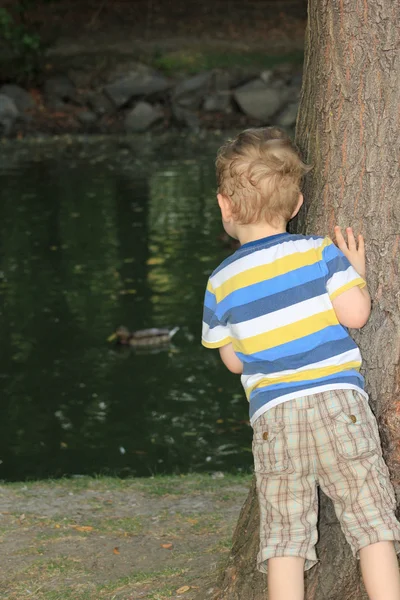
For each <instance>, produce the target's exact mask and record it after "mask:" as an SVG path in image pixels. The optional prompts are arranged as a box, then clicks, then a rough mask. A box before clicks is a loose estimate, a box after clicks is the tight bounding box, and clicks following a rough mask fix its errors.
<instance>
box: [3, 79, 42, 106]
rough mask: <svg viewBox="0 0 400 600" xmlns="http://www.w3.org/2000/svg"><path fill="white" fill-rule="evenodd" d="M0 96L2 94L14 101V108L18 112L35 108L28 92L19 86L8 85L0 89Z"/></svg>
mask: <svg viewBox="0 0 400 600" xmlns="http://www.w3.org/2000/svg"><path fill="white" fill-rule="evenodd" d="M0 94H4V95H5V96H8V97H9V98H11V100H13V101H14V104H15V106H16V107H17V109H18V110H19V111H20V112H24V111H25V110H29V109H30V108H35V106H36V103H35V101H34V99H33V98H32V96H31V95H30V93H29V92H27V91H26V90H24V89H23V88H22V87H20V86H19V85H15V84H13V83H8V84H5V85H3V86H2V87H1V88H0Z"/></svg>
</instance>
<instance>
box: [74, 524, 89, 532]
mask: <svg viewBox="0 0 400 600" xmlns="http://www.w3.org/2000/svg"><path fill="white" fill-rule="evenodd" d="M72 528H73V529H76V531H93V527H91V526H90V525H72Z"/></svg>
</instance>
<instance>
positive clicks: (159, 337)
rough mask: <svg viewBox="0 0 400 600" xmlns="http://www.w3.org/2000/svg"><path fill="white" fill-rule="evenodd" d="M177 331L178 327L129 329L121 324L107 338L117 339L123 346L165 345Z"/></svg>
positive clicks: (111, 340)
mask: <svg viewBox="0 0 400 600" xmlns="http://www.w3.org/2000/svg"><path fill="white" fill-rule="evenodd" d="M178 331H179V327H174V328H173V329H167V328H165V329H159V328H157V327H153V328H151V329H139V330H137V331H129V329H128V328H127V327H124V326H123V325H121V326H120V327H118V328H117V329H116V330H115V332H114V333H113V334H112V335H110V337H109V338H108V341H109V342H113V341H114V340H117V343H118V344H121V345H123V346H134V347H139V348H142V347H145V346H165V345H167V344H169V343H170V341H171V340H172V338H173V337H174V335H175V334H176V333H177V332H178Z"/></svg>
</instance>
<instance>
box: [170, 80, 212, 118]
mask: <svg viewBox="0 0 400 600" xmlns="http://www.w3.org/2000/svg"><path fill="white" fill-rule="evenodd" d="M211 81H212V73H211V72H209V71H207V72H206V73H199V74H198V75H195V76H194V77H189V78H188V79H184V80H183V81H181V82H180V83H178V85H177V86H176V87H175V89H174V91H173V94H172V97H173V102H174V103H175V104H178V105H179V106H181V107H182V108H188V109H191V110H196V109H198V108H199V107H200V105H201V103H202V102H203V100H204V97H205V96H206V94H207V93H208V92H209V90H210V85H211Z"/></svg>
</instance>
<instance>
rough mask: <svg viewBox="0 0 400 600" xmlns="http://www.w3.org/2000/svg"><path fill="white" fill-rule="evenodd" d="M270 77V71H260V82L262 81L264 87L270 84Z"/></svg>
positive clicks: (271, 75)
mask: <svg viewBox="0 0 400 600" xmlns="http://www.w3.org/2000/svg"><path fill="white" fill-rule="evenodd" d="M272 77H273V72H272V71H270V70H266V71H262V72H261V73H260V79H261V81H263V82H264V83H265V85H267V84H268V83H270V81H271V79H272Z"/></svg>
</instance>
